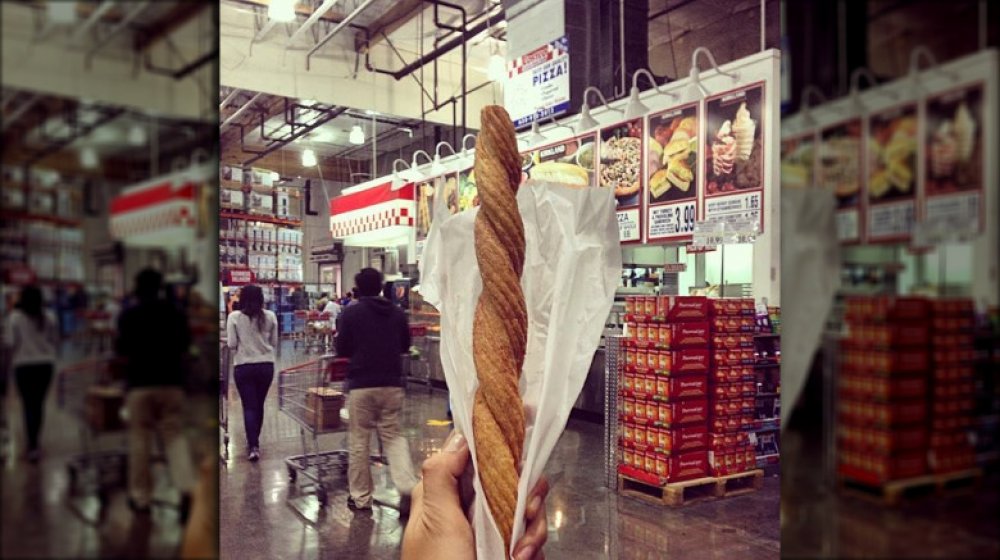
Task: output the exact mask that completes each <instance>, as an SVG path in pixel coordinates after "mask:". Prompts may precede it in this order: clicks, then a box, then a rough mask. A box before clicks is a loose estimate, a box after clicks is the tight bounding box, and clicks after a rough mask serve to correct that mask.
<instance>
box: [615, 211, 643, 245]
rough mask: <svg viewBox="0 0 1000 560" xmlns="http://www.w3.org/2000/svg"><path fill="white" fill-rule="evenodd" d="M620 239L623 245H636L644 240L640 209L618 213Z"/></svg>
mask: <svg viewBox="0 0 1000 560" xmlns="http://www.w3.org/2000/svg"><path fill="white" fill-rule="evenodd" d="M618 239H619V241H621V242H622V243H629V242H631V243H635V242H637V241H640V240H641V239H642V236H641V232H640V231H639V209H638V208H630V209H628V210H619V211H618Z"/></svg>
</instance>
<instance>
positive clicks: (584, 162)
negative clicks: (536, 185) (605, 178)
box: [521, 134, 595, 187]
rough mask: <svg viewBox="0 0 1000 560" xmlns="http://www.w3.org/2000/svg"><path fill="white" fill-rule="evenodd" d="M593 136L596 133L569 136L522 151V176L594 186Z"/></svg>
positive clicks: (573, 184)
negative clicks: (556, 141) (577, 136)
mask: <svg viewBox="0 0 1000 560" xmlns="http://www.w3.org/2000/svg"><path fill="white" fill-rule="evenodd" d="M594 138H595V136H594V135H593V134H588V135H585V136H581V137H579V138H568V139H566V140H562V141H560V142H558V143H556V144H551V145H548V146H543V147H539V148H535V149H533V150H530V151H528V152H525V153H522V154H521V169H522V170H523V171H524V173H522V175H521V177H522V179H525V180H526V179H534V180H536V181H551V182H553V183H561V184H564V185H569V186H573V187H592V186H594Z"/></svg>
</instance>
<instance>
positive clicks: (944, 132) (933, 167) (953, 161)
mask: <svg viewBox="0 0 1000 560" xmlns="http://www.w3.org/2000/svg"><path fill="white" fill-rule="evenodd" d="M926 116H927V126H926V127H925V129H924V130H925V131H926V135H925V138H924V143H925V144H924V145H925V147H926V151H925V152H924V153H925V154H927V157H926V158H924V159H925V161H926V164H925V166H924V172H925V173H926V175H925V177H926V180H925V182H924V196H925V199H924V221H926V222H929V223H934V224H939V225H941V226H944V227H952V228H963V229H967V230H968V231H971V232H979V231H981V229H982V210H981V207H982V190H983V171H984V169H983V132H982V130H983V126H982V123H983V86H982V84H976V85H972V86H967V87H964V88H961V89H957V90H953V91H949V92H946V93H942V94H940V95H938V96H935V97H930V98H928V99H927V106H926Z"/></svg>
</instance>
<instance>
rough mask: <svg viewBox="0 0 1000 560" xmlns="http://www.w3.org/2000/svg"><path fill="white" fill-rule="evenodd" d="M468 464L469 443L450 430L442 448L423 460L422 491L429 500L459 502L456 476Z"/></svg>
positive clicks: (459, 474)
mask: <svg viewBox="0 0 1000 560" xmlns="http://www.w3.org/2000/svg"><path fill="white" fill-rule="evenodd" d="M468 464H469V444H468V442H467V441H466V440H465V437H464V436H463V435H462V434H461V433H459V432H457V431H456V432H452V433H451V435H450V436H448V440H447V441H446V442H445V445H444V449H443V450H442V451H441V453H438V454H436V455H434V456H432V457H431V458H429V459H427V460H426V461H424V466H423V491H424V495H426V496H427V498H428V499H429V500H433V501H437V500H439V499H440V500H442V503H459V496H458V477H460V476H462V472H463V471H464V470H465V467H466V466H467V465H468Z"/></svg>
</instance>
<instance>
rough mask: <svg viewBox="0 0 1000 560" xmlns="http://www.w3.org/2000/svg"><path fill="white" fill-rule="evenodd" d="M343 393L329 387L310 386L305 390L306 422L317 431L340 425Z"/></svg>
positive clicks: (332, 428) (335, 427) (333, 428)
mask: <svg viewBox="0 0 1000 560" xmlns="http://www.w3.org/2000/svg"><path fill="white" fill-rule="evenodd" d="M343 406H344V393H342V392H340V391H337V390H336V389H332V388H330V387H310V388H309V389H308V390H307V391H306V423H307V424H309V425H310V426H312V427H313V428H315V429H316V430H319V431H324V430H336V429H337V428H339V427H340V409H341V408H343Z"/></svg>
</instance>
